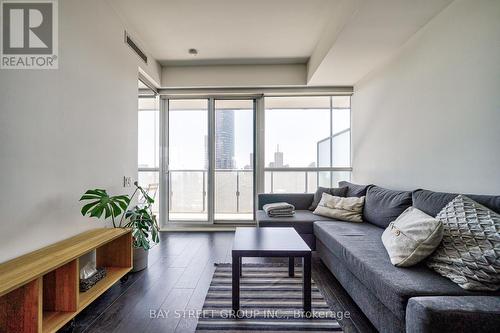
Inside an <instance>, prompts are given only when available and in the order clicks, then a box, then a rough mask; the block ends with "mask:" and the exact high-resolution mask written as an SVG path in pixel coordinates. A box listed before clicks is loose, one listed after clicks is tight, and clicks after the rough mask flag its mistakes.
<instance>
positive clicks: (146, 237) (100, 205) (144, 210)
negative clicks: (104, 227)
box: [80, 182, 160, 250]
mask: <svg viewBox="0 0 500 333" xmlns="http://www.w3.org/2000/svg"><path fill="white" fill-rule="evenodd" d="M134 185H135V187H136V188H135V190H134V193H133V194H132V195H131V196H130V197H129V196H127V195H116V196H112V197H111V196H109V195H108V193H106V190H102V189H95V190H88V191H87V192H85V194H83V196H82V197H81V198H80V201H85V202H88V203H86V204H85V205H84V206H83V207H82V215H83V216H85V215H89V216H90V217H95V218H98V219H99V218H101V217H102V216H103V215H104V219H107V218H109V217H111V220H112V221H113V226H114V227H115V228H131V229H132V236H133V238H134V246H135V247H137V248H143V249H144V250H149V249H150V248H151V246H152V245H154V244H158V243H159V242H160V237H159V231H160V227H159V226H158V222H157V221H156V216H155V215H154V214H153V212H152V210H151V206H152V204H153V203H154V200H153V198H151V197H150V196H149V195H148V193H147V192H146V191H145V190H144V189H143V188H142V187H141V186H139V184H138V183H137V182H134ZM138 193H140V194H142V197H143V198H144V199H145V200H144V202H143V203H141V204H140V205H137V206H135V207H134V208H132V209H130V210H129V209H128V207H129V205H130V202H131V201H132V199H133V198H134V197H135V196H136V194H138ZM120 215H121V217H120V219H119V222H118V223H115V218H116V217H118V216H120Z"/></svg>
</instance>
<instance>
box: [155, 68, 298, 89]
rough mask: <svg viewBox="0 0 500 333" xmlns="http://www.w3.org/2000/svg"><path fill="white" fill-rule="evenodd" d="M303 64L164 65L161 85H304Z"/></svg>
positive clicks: (166, 86)
mask: <svg viewBox="0 0 500 333" xmlns="http://www.w3.org/2000/svg"><path fill="white" fill-rule="evenodd" d="M306 76H307V71H306V65H305V64H281V65H205V66H165V67H163V71H162V80H161V82H162V87H165V88H171V87H174V88H178V87H258V86H273V85H278V86H288V85H305V84H306Z"/></svg>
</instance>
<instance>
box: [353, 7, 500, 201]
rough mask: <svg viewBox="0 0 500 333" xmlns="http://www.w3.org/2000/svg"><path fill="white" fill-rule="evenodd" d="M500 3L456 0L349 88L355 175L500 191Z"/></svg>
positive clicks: (405, 184) (400, 183)
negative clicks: (383, 65) (397, 51)
mask: <svg viewBox="0 0 500 333" xmlns="http://www.w3.org/2000/svg"><path fill="white" fill-rule="evenodd" d="M499 92H500V1H498V0H475V1H472V0H456V1H454V2H453V3H452V4H450V5H449V6H448V7H447V8H445V9H444V10H443V11H442V12H441V13H440V14H438V15H437V16H436V17H435V18H434V19H433V20H432V21H431V22H430V23H429V24H428V25H426V26H425V27H424V28H423V29H422V30H421V31H420V32H419V33H417V34H416V35H415V36H413V37H412V39H410V41H409V42H408V43H406V45H405V46H404V48H403V49H402V50H401V52H400V53H399V54H398V55H397V57H395V58H394V59H393V60H392V61H391V62H390V63H389V64H387V65H386V66H385V67H384V68H383V69H381V70H380V71H378V72H376V73H373V74H372V75H370V76H369V77H367V78H366V79H364V80H362V81H361V82H360V83H358V84H356V85H355V87H354V95H353V99H352V101H353V167H354V172H353V180H354V181H356V182H359V183H376V184H380V185H383V186H387V187H391V188H395V189H413V188H419V187H420V188H428V189H433V190H442V191H457V192H465V193H484V194H500V127H499V125H500V93H499Z"/></svg>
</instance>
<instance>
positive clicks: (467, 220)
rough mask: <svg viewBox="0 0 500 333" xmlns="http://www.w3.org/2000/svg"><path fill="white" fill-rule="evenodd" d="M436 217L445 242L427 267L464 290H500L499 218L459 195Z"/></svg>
mask: <svg viewBox="0 0 500 333" xmlns="http://www.w3.org/2000/svg"><path fill="white" fill-rule="evenodd" d="M436 218H438V219H440V220H441V221H442V222H443V241H442V242H441V244H440V245H439V247H438V248H437V249H436V251H435V252H434V253H433V254H432V255H431V256H430V257H429V259H428V260H427V266H429V267H430V268H432V269H434V270H435V271H436V272H438V273H439V274H441V275H443V276H445V277H447V278H448V279H450V280H452V281H453V282H455V283H456V284H458V285H459V286H460V287H462V288H464V289H468V290H498V289H500V215H499V214H497V213H495V212H493V211H492V210H490V209H488V208H486V207H484V206H482V205H480V204H478V203H477V202H475V201H474V200H472V199H470V198H468V197H466V196H464V195H459V196H457V197H456V198H455V199H453V200H452V201H451V202H450V203H448V204H447V205H446V206H445V207H444V208H443V209H442V210H441V212H439V214H438V215H437V216H436Z"/></svg>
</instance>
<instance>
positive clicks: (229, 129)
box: [215, 110, 236, 169]
mask: <svg viewBox="0 0 500 333" xmlns="http://www.w3.org/2000/svg"><path fill="white" fill-rule="evenodd" d="M235 167H236V166H235V161H234V111H232V110H220V111H217V116H216V117H215V168H216V169H234V168H235Z"/></svg>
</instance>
